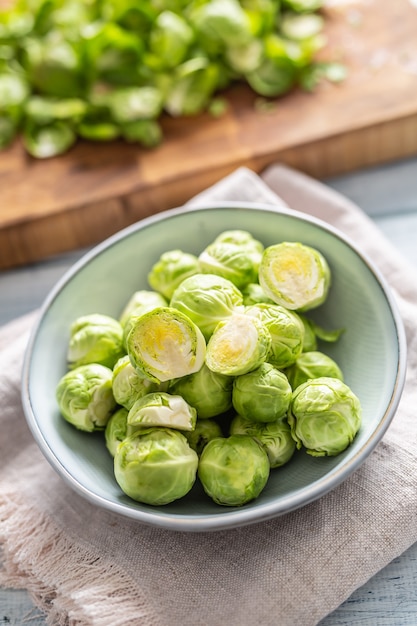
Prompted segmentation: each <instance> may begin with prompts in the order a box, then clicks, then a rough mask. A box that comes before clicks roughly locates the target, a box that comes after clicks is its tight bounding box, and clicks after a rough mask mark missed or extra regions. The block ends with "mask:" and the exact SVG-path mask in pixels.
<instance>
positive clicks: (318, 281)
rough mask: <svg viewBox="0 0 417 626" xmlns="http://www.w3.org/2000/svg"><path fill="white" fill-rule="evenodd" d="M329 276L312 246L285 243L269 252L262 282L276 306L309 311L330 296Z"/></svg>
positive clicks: (323, 261) (264, 261)
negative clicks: (328, 291)
mask: <svg viewBox="0 0 417 626" xmlns="http://www.w3.org/2000/svg"><path fill="white" fill-rule="evenodd" d="M329 280H330V274H329V269H328V266H327V263H326V261H325V259H324V258H323V257H322V256H321V254H320V253H319V252H318V251H317V250H314V249H312V248H310V247H309V246H305V245H302V244H299V243H296V242H285V243H282V244H277V245H275V246H271V247H270V248H267V249H266V251H265V253H264V257H263V261H262V263H261V268H260V273H259V281H260V283H261V285H262V288H263V289H264V291H265V292H266V294H267V295H268V296H269V297H270V298H271V299H272V300H273V301H274V302H276V303H278V304H281V305H283V306H285V307H286V308H288V309H292V310H307V309H309V308H313V307H315V306H317V305H318V304H320V303H321V302H322V301H323V300H324V299H325V297H326V295H327V290H328V287H329Z"/></svg>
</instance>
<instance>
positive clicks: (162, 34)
mask: <svg viewBox="0 0 417 626" xmlns="http://www.w3.org/2000/svg"><path fill="white" fill-rule="evenodd" d="M193 39H194V32H193V29H192V28H191V27H190V26H189V24H188V23H187V21H186V20H185V19H183V18H182V17H181V16H180V15H177V14H176V13H173V12H172V11H162V13H160V14H159V15H158V17H157V18H156V20H155V23H154V27H153V29H152V31H151V34H150V38H149V46H150V50H151V51H152V52H153V53H154V54H155V55H158V57H159V59H160V61H161V63H162V64H163V65H165V66H166V67H171V68H172V67H175V66H176V65H178V64H179V63H181V62H182V61H183V60H184V59H185V57H186V55H187V52H188V47H189V46H190V44H191V43H192V41H193Z"/></svg>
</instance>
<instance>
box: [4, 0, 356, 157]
mask: <svg viewBox="0 0 417 626" xmlns="http://www.w3.org/2000/svg"><path fill="white" fill-rule="evenodd" d="M1 4H2V3H1V2H0V148H2V147H4V146H7V145H9V144H10V143H11V142H12V141H13V139H14V138H15V137H16V136H17V135H18V134H20V135H21V137H22V139H23V144H24V146H25V149H26V150H27V152H28V153H29V154H31V155H32V156H34V157H36V158H47V157H52V156H55V155H58V154H62V153H64V152H66V151H67V150H69V148H70V147H71V146H72V145H73V144H74V143H75V142H76V140H77V139H78V138H79V137H81V138H84V139H88V140H92V141H101V142H104V141H110V140H114V139H116V138H122V139H124V140H126V141H128V142H138V143H139V144H141V145H143V146H146V147H153V146H156V145H158V144H159V143H160V142H161V141H162V139H163V136H162V135H163V132H162V127H161V124H160V118H161V115H162V113H163V112H164V113H165V114H168V115H170V116H173V117H178V116H188V115H195V114H198V113H201V112H202V111H210V112H211V113H213V115H219V114H221V113H222V112H223V111H224V109H225V108H226V100H225V99H224V98H222V97H219V94H221V93H223V92H224V89H225V88H226V87H228V86H229V85H231V84H232V83H235V82H236V81H241V82H244V83H246V84H248V85H250V87H251V88H252V90H253V91H254V92H255V93H256V94H258V95H259V97H261V98H276V97H278V96H281V95H282V94H285V93H287V92H289V91H290V90H291V89H293V88H294V87H295V86H301V87H302V88H304V89H308V90H313V89H314V88H315V86H316V84H317V82H318V81H319V80H321V79H322V78H323V77H325V78H326V79H328V80H334V81H338V80H342V79H343V78H344V73H345V72H344V67H343V66H341V65H340V64H338V63H325V62H319V61H317V60H315V57H316V53H317V51H318V50H319V49H321V48H322V47H323V46H324V43H325V38H324V35H323V27H324V17H323V15H322V14H320V13H319V11H318V9H320V7H321V4H322V3H321V1H320V0H140V1H138V0H122V1H120V2H116V1H115V0H90V1H89V2H85V1H84V0H11V1H10V2H9V3H7V2H6V3H5V6H4V7H2V6H1Z"/></svg>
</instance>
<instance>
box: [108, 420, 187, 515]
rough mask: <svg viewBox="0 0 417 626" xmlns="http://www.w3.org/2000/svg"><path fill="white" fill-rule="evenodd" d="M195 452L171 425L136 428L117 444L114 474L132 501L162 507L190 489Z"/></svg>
mask: <svg viewBox="0 0 417 626" xmlns="http://www.w3.org/2000/svg"><path fill="white" fill-rule="evenodd" d="M197 467H198V455H197V453H196V452H195V450H193V449H192V448H191V447H190V446H189V444H188V441H187V439H186V438H185V437H184V435H183V434H182V433H181V432H179V431H178V430H174V429H172V428H149V429H142V430H138V431H136V432H135V433H133V435H131V436H130V437H126V439H124V440H123V441H122V442H121V443H120V444H119V446H118V447H117V450H116V454H115V457H114V475H115V478H116V481H117V483H118V485H119V486H120V488H121V489H122V491H123V492H124V493H125V494H126V495H128V496H129V497H130V498H132V499H133V500H136V501H138V502H143V503H145V504H151V505H156V506H161V505H165V504H168V503H169V502H173V501H174V500H178V499H179V498H182V497H183V496H185V495H186V494H187V493H188V492H189V491H190V489H191V488H192V486H193V484H194V482H195V479H196V476H197Z"/></svg>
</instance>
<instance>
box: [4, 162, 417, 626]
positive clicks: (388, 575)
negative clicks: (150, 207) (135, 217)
mask: <svg viewBox="0 0 417 626" xmlns="http://www.w3.org/2000/svg"><path fill="white" fill-rule="evenodd" d="M326 182H327V183H328V184H329V185H330V186H332V187H333V188H334V189H336V190H338V191H340V192H342V193H343V194H344V195H346V196H347V197H349V198H350V199H351V200H353V201H354V202H356V203H357V204H358V205H359V206H360V207H361V208H362V209H363V210H364V211H366V212H367V213H368V214H369V215H370V216H371V218H372V219H373V220H374V221H375V222H376V223H377V224H378V226H379V227H380V229H381V230H382V231H383V232H384V233H385V235H386V236H387V237H388V239H390V240H391V241H392V243H393V244H394V245H396V246H397V248H398V249H399V250H400V251H401V253H402V254H403V255H404V256H405V257H406V258H408V259H409V261H410V262H411V263H412V264H414V265H415V267H416V280H417V158H415V159H407V160H404V161H400V162H395V163H391V164H388V165H386V166H382V167H377V168H372V169H369V170H361V171H358V172H355V173H352V174H349V175H345V176H340V177H338V178H333V179H331V180H328V181H326ZM83 252H84V251H80V250H78V251H76V252H73V253H71V254H66V255H63V256H60V257H58V258H54V259H52V260H48V261H45V262H42V263H38V264H36V265H32V266H30V267H23V268H19V269H16V270H12V271H6V272H0V324H3V323H5V322H7V321H9V320H11V319H13V318H15V317H17V316H18V315H22V314H24V313H26V312H28V311H31V310H33V309H35V308H37V307H38V306H39V305H40V304H41V303H42V301H43V299H44V297H45V296H46V294H47V293H48V291H49V289H50V288H51V287H52V286H53V285H54V283H55V282H56V281H57V280H58V279H59V278H60V276H62V274H63V273H64V272H65V271H66V269H67V268H68V267H69V266H70V265H72V263H73V262H74V261H75V260H76V259H78V258H79V257H80V256H81V254H82V253H83ZM416 384H417V381H416ZM416 472H417V468H416ZM416 589H417V544H416V545H414V546H412V547H410V548H409V549H408V550H407V551H406V552H405V553H404V554H402V555H401V556H399V557H398V558H396V559H395V560H394V561H393V562H392V563H390V564H389V565H388V566H387V567H385V568H384V569H383V570H382V571H380V572H379V573H378V574H376V575H375V576H374V577H373V578H372V579H371V580H369V581H368V583H367V584H365V585H364V586H363V587H361V588H359V589H357V590H356V591H355V592H354V593H353V594H352V596H351V597H350V598H349V599H348V600H346V602H344V603H343V604H342V605H341V606H340V607H339V608H338V609H337V610H336V611H334V612H333V613H332V614H331V615H329V616H327V617H326V618H325V619H324V620H322V621H321V622H320V626H417V593H416ZM24 623H28V624H30V625H31V626H43V625H45V624H46V621H45V619H44V617H43V616H42V614H41V613H40V612H39V611H38V610H37V609H36V608H35V607H34V605H33V603H32V601H31V599H30V598H29V596H28V595H27V593H26V592H24V591H17V590H11V589H0V626H1V625H6V624H7V625H8V626H22V624H24ZM219 626H220V625H219ZM260 626H262V625H260ZM277 626H279V624H277ZM300 626H302V625H301V624H300Z"/></svg>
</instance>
